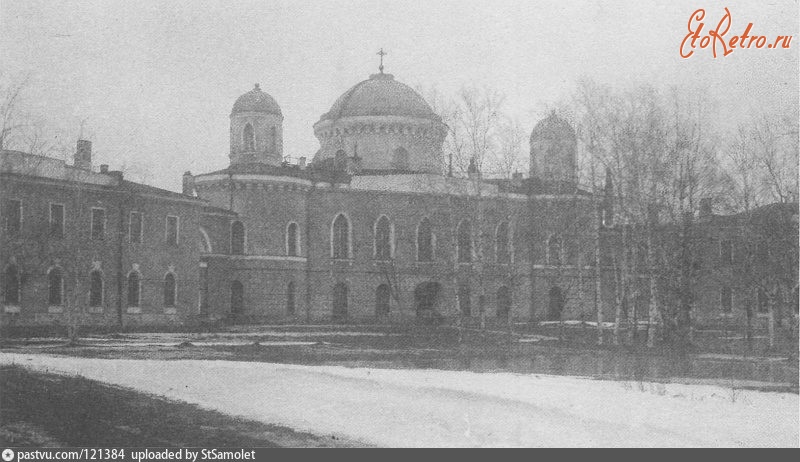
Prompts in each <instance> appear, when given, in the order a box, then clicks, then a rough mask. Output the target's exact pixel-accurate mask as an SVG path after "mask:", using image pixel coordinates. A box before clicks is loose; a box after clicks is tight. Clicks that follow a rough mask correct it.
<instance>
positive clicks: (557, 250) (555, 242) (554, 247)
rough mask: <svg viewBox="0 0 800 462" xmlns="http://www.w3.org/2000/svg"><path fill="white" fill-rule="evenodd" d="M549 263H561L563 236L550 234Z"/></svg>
mask: <svg viewBox="0 0 800 462" xmlns="http://www.w3.org/2000/svg"><path fill="white" fill-rule="evenodd" d="M547 264H548V265H551V266H558V265H560V264H561V238H560V237H558V236H550V239H549V240H548V241H547Z"/></svg>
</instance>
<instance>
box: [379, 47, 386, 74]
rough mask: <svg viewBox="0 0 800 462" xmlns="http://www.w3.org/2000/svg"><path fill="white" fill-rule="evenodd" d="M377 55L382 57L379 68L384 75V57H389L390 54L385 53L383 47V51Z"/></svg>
mask: <svg viewBox="0 0 800 462" xmlns="http://www.w3.org/2000/svg"><path fill="white" fill-rule="evenodd" d="M376 54H377V55H378V56H380V57H381V65H380V66H378V70H379V71H380V72H381V74H383V57H384V56H386V55H388V54H389V53H387V52H385V51H383V47H381V51H379V52H378V53H376Z"/></svg>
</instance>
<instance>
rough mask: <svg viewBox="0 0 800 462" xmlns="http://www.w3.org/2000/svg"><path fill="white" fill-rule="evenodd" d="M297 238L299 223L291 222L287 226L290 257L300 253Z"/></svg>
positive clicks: (287, 246) (288, 253)
mask: <svg viewBox="0 0 800 462" xmlns="http://www.w3.org/2000/svg"><path fill="white" fill-rule="evenodd" d="M297 238H298V236H297V223H289V226H287V227H286V255H288V256H290V257H296V256H297V255H298V253H299V252H298V250H297V247H298V246H297Z"/></svg>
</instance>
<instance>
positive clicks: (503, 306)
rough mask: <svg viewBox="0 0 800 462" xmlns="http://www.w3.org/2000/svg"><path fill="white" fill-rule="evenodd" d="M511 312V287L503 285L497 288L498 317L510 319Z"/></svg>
mask: <svg viewBox="0 0 800 462" xmlns="http://www.w3.org/2000/svg"><path fill="white" fill-rule="evenodd" d="M510 313H511V289H509V288H508V287H507V286H501V287H500V288H499V289H497V317H498V318H500V319H505V320H508V318H509V314H510Z"/></svg>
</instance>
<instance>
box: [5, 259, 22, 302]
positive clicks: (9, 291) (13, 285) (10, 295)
mask: <svg viewBox="0 0 800 462" xmlns="http://www.w3.org/2000/svg"><path fill="white" fill-rule="evenodd" d="M3 276H4V279H5V280H4V281H3V303H5V304H6V305H19V268H17V265H14V264H11V265H8V266H7V267H6V271H5V274H3Z"/></svg>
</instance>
